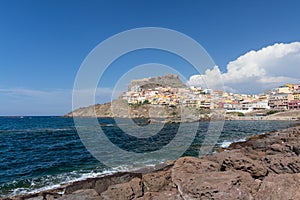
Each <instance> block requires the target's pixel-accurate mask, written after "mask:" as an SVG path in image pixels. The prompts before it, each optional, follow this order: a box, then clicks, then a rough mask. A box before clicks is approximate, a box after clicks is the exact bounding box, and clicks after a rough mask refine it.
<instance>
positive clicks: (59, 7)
mask: <svg viewBox="0 0 300 200" xmlns="http://www.w3.org/2000/svg"><path fill="white" fill-rule="evenodd" d="M299 13H300V2H299V1H296V0H295V1H274V0H269V1H268V0H265V1H258V0H257V1H233V0H230V1H213V0H209V1H171V0H170V1H143V0H139V1H91V0H88V1H83V0H82V1H78V0H76V1H75V0H72V1H71V0H70V1H66V0H62V1H61V0H51V1H50V0H49V1H46V0H43V1H38V0H26V1H21V0H20V1H15V0H11V1H5V0H3V1H0V25H1V28H0V115H62V114H64V113H66V112H68V111H70V110H71V102H72V99H71V90H72V88H73V84H74V79H75V77H76V73H77V70H78V69H79V67H80V65H81V63H82V61H83V60H84V59H85V57H86V56H87V55H88V53H89V52H90V51H91V50H92V49H93V48H94V47H95V46H96V45H98V44H99V43H100V42H101V41H103V40H105V39H107V38H108V37H110V36H112V35H114V34H117V33H119V32H122V31H125V30H128V29H132V28H139V27H164V28H169V29H173V30H176V31H179V32H182V33H184V34H186V35H188V36H190V37H191V38H193V39H195V40H196V41H197V42H199V43H200V44H201V45H202V46H203V47H204V48H205V49H206V51H207V52H208V53H209V54H210V56H211V57H212V58H213V60H214V61H215V63H216V65H217V66H218V70H220V72H221V73H226V72H227V71H228V69H229V68H228V63H230V62H231V61H235V60H236V59H237V58H239V57H240V56H242V55H245V54H247V52H249V51H251V50H255V51H257V52H259V50H261V49H262V48H264V47H268V46H272V45H274V44H275V43H284V44H290V43H293V42H297V41H299V40H300V39H299V37H300V26H299V24H300V15H299ZM158 54H159V53H158V52H149V54H147V53H144V55H143V56H137V58H135V57H134V56H133V57H132V58H130V57H129V58H128V59H127V60H125V61H124V62H123V63H122V62H121V61H119V65H124V66H126V67H127V68H126V69H128V70H129V69H130V66H132V64H142V63H147V62H150V61H152V60H151V59H153V60H154V61H155V62H161V63H166V64H170V65H172V64H174V60H173V59H172V56H169V55H166V56H161V57H160V56H159V55H158ZM146 55H148V57H147V56H146ZM158 58H161V60H159V59H158ZM297 62H298V60H296V61H295V63H297ZM129 63H130V64H129ZM176 63H177V64H178V63H179V64H182V65H181V67H185V64H184V63H182V62H181V61H178V62H176ZM295 63H293V66H294V67H295ZM179 64H178V65H179ZM121 73H122V72H119V71H118V70H117V69H115V71H114V70H111V72H110V73H109V71H108V72H107V74H106V75H105V78H104V79H103V80H102V85H101V86H100V87H102V90H101V89H100V90H101V91H103V97H101V96H100V97H99V102H105V101H108V100H109V99H108V98H107V94H109V91H110V89H111V88H113V87H114V83H115V81H117V78H118V76H121V75H122V74H121ZM184 73H185V74H184V75H185V76H191V75H194V74H195V72H194V71H193V70H191V69H190V68H189V67H186V70H185V71H184ZM278 73H279V72H278ZM293 78H298V77H293ZM253 92H259V91H258V90H257V91H253Z"/></svg>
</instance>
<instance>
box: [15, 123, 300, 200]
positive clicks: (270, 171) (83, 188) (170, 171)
mask: <svg viewBox="0 0 300 200" xmlns="http://www.w3.org/2000/svg"><path fill="white" fill-rule="evenodd" d="M299 155H300V126H298V127H294V128H289V129H286V130H283V131H276V132H272V133H267V134H264V135H256V136H253V137H251V138H249V139H248V140H247V141H246V142H239V143H234V144H232V145H231V146H230V147H229V148H228V149H223V150H221V152H219V153H217V154H215V155H211V156H206V157H203V158H193V157H183V158H180V159H178V160H176V161H174V162H172V163H169V164H166V165H165V166H164V167H161V168H160V169H158V170H156V171H152V172H136V173H117V174H114V175H110V176H105V177H99V178H93V179H88V180H84V181H80V182H76V183H72V184H69V185H66V186H63V187H61V188H59V189H56V190H52V191H45V192H41V193H37V194H33V195H28V196H23V197H15V198H16V199H31V200H33V199H36V200H37V199H99V200H104V199H107V200H111V199H136V200H144V199H157V200H160V199H174V200H176V199H220V200H221V199H222V200H223V199H224V200H226V199H228V200H232V199H247V200H248V199H259V200H260V199H262V200H265V199H280V200H284V199H300V157H299ZM60 193H64V194H60Z"/></svg>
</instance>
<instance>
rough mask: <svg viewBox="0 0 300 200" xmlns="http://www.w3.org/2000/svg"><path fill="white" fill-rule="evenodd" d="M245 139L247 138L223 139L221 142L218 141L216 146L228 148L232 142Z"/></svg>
mask: <svg viewBox="0 0 300 200" xmlns="http://www.w3.org/2000/svg"><path fill="white" fill-rule="evenodd" d="M246 139H247V138H242V139H237V140H233V141H227V140H224V141H223V142H221V143H219V144H218V146H219V147H221V148H228V147H229V146H230V145H231V144H232V143H236V142H245V141H246Z"/></svg>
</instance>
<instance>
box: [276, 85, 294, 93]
mask: <svg viewBox="0 0 300 200" xmlns="http://www.w3.org/2000/svg"><path fill="white" fill-rule="evenodd" d="M277 93H278V94H290V93H292V92H291V89H290V87H288V86H281V87H279V88H277Z"/></svg>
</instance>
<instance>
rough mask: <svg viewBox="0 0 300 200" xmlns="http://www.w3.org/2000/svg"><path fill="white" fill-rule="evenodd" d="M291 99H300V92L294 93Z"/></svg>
mask: <svg viewBox="0 0 300 200" xmlns="http://www.w3.org/2000/svg"><path fill="white" fill-rule="evenodd" d="M291 100H300V93H299V92H298V93H293V94H292V98H291Z"/></svg>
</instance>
